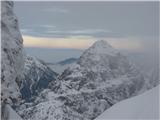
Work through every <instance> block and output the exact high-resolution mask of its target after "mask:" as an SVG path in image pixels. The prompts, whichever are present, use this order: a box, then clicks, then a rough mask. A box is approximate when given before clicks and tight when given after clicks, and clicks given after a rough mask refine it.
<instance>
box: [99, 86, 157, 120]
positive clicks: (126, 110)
mask: <svg viewBox="0 0 160 120" xmlns="http://www.w3.org/2000/svg"><path fill="white" fill-rule="evenodd" d="M159 89H160V85H159V86H157V87H156V88H152V89H151V90H149V91H147V92H145V93H143V94H141V95H138V96H136V97H133V98H130V99H127V100H124V101H122V102H119V103H117V104H115V105H113V107H111V108H109V109H108V110H106V111H105V112H104V113H102V115H100V116H99V117H98V118H96V120H110V119H114V120H119V119H123V120H124V119H127V120H131V119H132V120H135V119H143V120H147V119H149V120H159V119H160V116H159V115H160V114H159V107H160V106H159V96H160V93H159Z"/></svg>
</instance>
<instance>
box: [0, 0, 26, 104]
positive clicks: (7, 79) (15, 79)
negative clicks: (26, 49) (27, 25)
mask: <svg viewBox="0 0 160 120" xmlns="http://www.w3.org/2000/svg"><path fill="white" fill-rule="evenodd" d="M1 4H2V8H1V12H2V13H1V28H2V29H1V35H2V36H1V37H2V38H1V39H2V41H1V44H2V46H1V56H2V61H1V63H2V66H1V67H2V69H1V77H2V78H1V84H2V88H1V90H2V93H1V95H2V102H4V101H6V102H8V103H13V102H15V100H16V99H17V98H18V96H19V95H20V92H19V86H20V84H21V80H22V72H23V67H24V59H23V58H24V57H23V40H22V36H21V34H20V31H19V28H18V20H17V18H16V16H15V14H14V13H13V2H9V1H8V2H5V1H3V2H2V3H1Z"/></svg>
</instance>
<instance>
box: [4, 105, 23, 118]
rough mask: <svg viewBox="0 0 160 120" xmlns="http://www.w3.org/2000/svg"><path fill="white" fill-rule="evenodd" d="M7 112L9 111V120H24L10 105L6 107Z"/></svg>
mask: <svg viewBox="0 0 160 120" xmlns="http://www.w3.org/2000/svg"><path fill="white" fill-rule="evenodd" d="M6 110H7V111H8V115H7V117H8V119H7V120H22V118H21V117H20V116H19V115H18V114H17V113H16V112H15V111H14V110H13V109H12V108H11V107H10V106H9V105H6Z"/></svg>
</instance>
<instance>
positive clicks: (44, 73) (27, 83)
mask: <svg viewBox="0 0 160 120" xmlns="http://www.w3.org/2000/svg"><path fill="white" fill-rule="evenodd" d="M57 75H58V74H57V73H55V72H54V71H52V70H51V69H50V68H49V67H48V66H47V65H46V64H45V63H44V62H43V61H40V60H38V59H36V58H34V57H31V56H26V57H25V67H24V80H23V82H22V86H21V90H20V91H21V94H22V98H23V99H25V100H26V101H27V102H29V101H30V102H31V101H32V100H33V99H34V97H36V96H38V94H39V93H40V92H41V91H42V90H44V89H46V88H48V85H49V83H50V82H51V81H53V82H55V81H56V78H57Z"/></svg>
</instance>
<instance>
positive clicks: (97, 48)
mask: <svg viewBox="0 0 160 120" xmlns="http://www.w3.org/2000/svg"><path fill="white" fill-rule="evenodd" d="M86 52H88V53H94V54H106V55H111V56H114V55H115V54H117V53H118V51H117V50H116V49H114V48H113V47H112V46H111V45H110V44H109V43H108V42H107V41H105V40H98V41H97V42H95V43H94V44H93V45H92V46H91V47H90V48H89V49H88V50H87V51H86Z"/></svg>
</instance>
